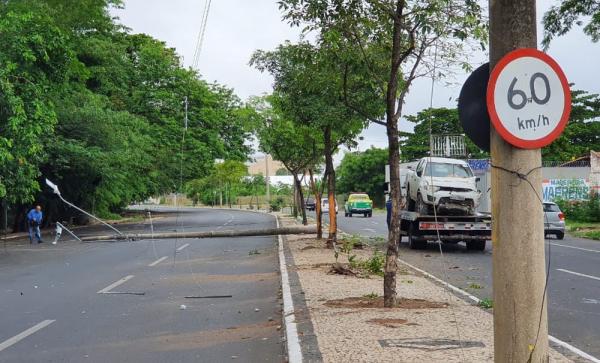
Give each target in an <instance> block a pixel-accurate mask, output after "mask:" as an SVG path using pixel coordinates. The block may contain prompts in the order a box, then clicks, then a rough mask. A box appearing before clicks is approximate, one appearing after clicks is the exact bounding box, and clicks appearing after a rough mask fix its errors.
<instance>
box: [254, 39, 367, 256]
mask: <svg viewBox="0 0 600 363" xmlns="http://www.w3.org/2000/svg"><path fill="white" fill-rule="evenodd" d="M353 59H356V57H351V56H350V55H348V54H340V53H339V52H338V50H337V49H335V48H328V47H318V46H314V45H312V44H310V43H308V42H301V43H299V44H291V43H289V42H286V43H285V44H283V45H280V46H279V47H277V49H276V50H275V51H271V52H265V51H256V52H255V53H254V55H253V56H252V60H251V64H253V65H255V66H256V67H257V68H258V69H259V70H261V71H268V72H269V73H271V74H272V75H273V77H274V78H275V83H274V89H275V94H276V95H277V98H276V99H275V100H276V103H277V106H276V107H277V108H278V109H280V110H282V111H283V112H284V113H285V114H286V115H288V117H289V118H290V119H291V120H293V121H294V122H295V123H298V124H303V125H308V126H310V128H312V129H318V130H320V132H321V134H322V140H323V154H324V157H325V173H324V174H325V177H326V178H327V192H328V199H329V207H330V210H335V192H336V190H335V181H336V178H335V169H334V166H333V155H334V153H335V152H336V151H337V148H338V147H339V146H340V145H342V144H353V140H354V138H355V137H356V136H358V134H359V133H360V131H361V130H362V129H363V128H364V127H365V126H366V123H367V119H366V118H365V117H364V116H363V115H362V114H359V113H357V112H355V111H354V110H352V109H349V108H348V107H346V106H345V104H344V101H343V99H344V87H342V85H343V84H348V83H351V84H352V85H355V84H356V85H357V88H356V89H355V93H357V94H360V95H362V96H364V97H366V98H368V97H369V96H370V95H373V94H374V93H373V88H372V86H373V83H372V82H363V83H354V82H351V81H352V80H353V79H354V77H349V74H351V73H350V70H351V69H352V67H353V66H354V63H353V62H352V60H353ZM349 79H351V80H350V81H349ZM367 104H370V105H373V103H372V102H371V103H367ZM336 241H337V216H336V214H335V213H329V235H328V238H327V245H328V246H330V247H332V246H333V245H335V243H336Z"/></svg>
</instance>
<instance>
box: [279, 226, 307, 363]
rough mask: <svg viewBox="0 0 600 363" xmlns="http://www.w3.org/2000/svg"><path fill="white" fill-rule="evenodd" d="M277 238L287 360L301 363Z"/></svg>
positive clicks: (283, 257)
mask: <svg viewBox="0 0 600 363" xmlns="http://www.w3.org/2000/svg"><path fill="white" fill-rule="evenodd" d="M275 220H276V221H277V228H279V218H277V216H276V217H275ZM277 238H278V241H279V269H280V270H281V291H282V295H283V316H284V320H285V336H286V338H287V339H286V340H287V352H288V362H289V363H302V361H303V359H302V349H301V348H300V339H299V338H298V328H297V326H296V316H295V315H294V301H293V300H292V292H291V290H290V280H289V276H288V272H287V267H286V264H285V253H284V252H283V240H282V239H281V235H278V236H277Z"/></svg>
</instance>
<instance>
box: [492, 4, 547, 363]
mask: <svg viewBox="0 0 600 363" xmlns="http://www.w3.org/2000/svg"><path fill="white" fill-rule="evenodd" d="M535 6H536V2H535V0H503V1H497V0H490V1H489V12H490V69H493V67H494V66H495V65H496V64H497V63H498V61H499V60H500V59H501V58H502V57H503V56H504V55H505V54H507V53H509V52H510V51H513V50H515V49H517V48H537V34H536V9H535ZM491 154H492V165H493V167H492V219H493V221H494V222H493V223H494V224H493V228H492V244H493V250H494V253H493V255H492V256H493V284H494V286H493V291H494V361H495V362H497V363H510V362H519V363H524V362H534V363H535V362H548V317H547V310H546V309H547V304H546V299H545V283H546V275H545V270H544V262H545V260H544V253H545V251H544V225H543V223H542V221H543V212H542V203H541V202H540V200H539V195H540V194H541V193H540V192H541V185H542V173H541V162H542V160H541V153H540V149H529V150H525V149H519V148H516V147H514V146H512V145H510V144H509V143H507V142H506V141H504V140H503V139H502V137H501V136H500V135H499V134H498V132H497V131H496V130H495V129H494V128H493V127H492V129H491ZM517 172H518V173H521V175H525V174H526V175H527V176H526V179H527V180H525V179H523V178H520V177H519V175H518V174H517ZM536 194H537V195H536Z"/></svg>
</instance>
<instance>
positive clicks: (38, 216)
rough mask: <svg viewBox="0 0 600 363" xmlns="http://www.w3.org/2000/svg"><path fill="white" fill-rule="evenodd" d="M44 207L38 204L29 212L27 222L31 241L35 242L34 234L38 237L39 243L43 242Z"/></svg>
mask: <svg viewBox="0 0 600 363" xmlns="http://www.w3.org/2000/svg"><path fill="white" fill-rule="evenodd" d="M42 218H43V214H42V207H41V206H39V205H37V206H36V207H35V208H33V209H32V210H30V211H29V213H27V224H28V226H29V243H33V235H34V234H35V237H36V238H37V243H42V242H44V241H42V234H41V233H40V225H41V224H42Z"/></svg>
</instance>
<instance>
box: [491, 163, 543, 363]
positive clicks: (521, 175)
mask: <svg viewBox="0 0 600 363" xmlns="http://www.w3.org/2000/svg"><path fill="white" fill-rule="evenodd" d="M491 167H492V168H494V169H498V170H502V171H504V172H507V173H509V174H513V175H515V176H516V177H517V178H519V179H520V180H522V181H525V182H527V184H529V186H530V187H531V190H532V191H533V194H534V195H535V196H536V198H537V199H538V201H539V202H540V204H541V205H542V213H544V243H545V244H546V246H547V247H548V263H547V264H546V279H545V281H544V290H543V292H542V305H541V307H540V314H539V319H538V327H537V332H536V334H535V342H534V343H533V347H532V349H531V350H530V352H529V358H528V359H527V363H530V362H531V361H532V359H533V353H534V352H535V348H537V343H538V341H539V337H540V330H541V329H542V318H543V316H544V304H545V303H546V295H547V293H548V282H549V281H550V271H551V270H550V266H551V265H552V243H550V242H549V241H548V239H546V238H545V237H546V236H545V233H546V232H545V230H546V225H547V224H548V215H547V214H546V212H544V210H543V209H544V200H543V198H542V197H540V196H539V194H538V193H537V191H536V190H535V186H534V185H533V183H531V181H530V180H529V179H528V176H529V175H530V174H531V173H532V172H534V171H535V170H538V169H541V168H542V166H541V165H540V166H536V167H535V168H533V169H531V170H529V171H528V172H527V173H520V172H518V171H515V170H510V169H507V168H504V167H501V166H497V165H493V164H491Z"/></svg>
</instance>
